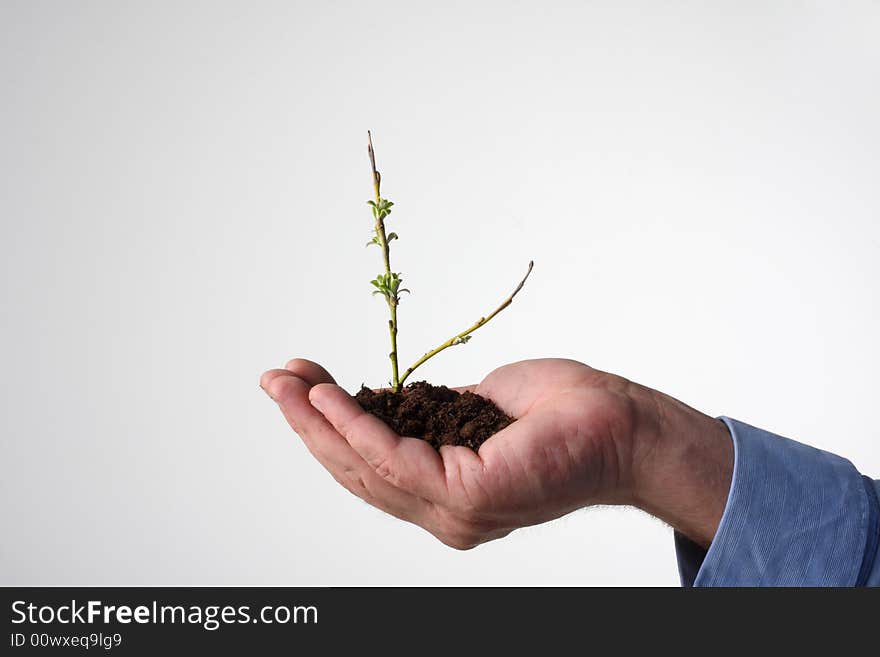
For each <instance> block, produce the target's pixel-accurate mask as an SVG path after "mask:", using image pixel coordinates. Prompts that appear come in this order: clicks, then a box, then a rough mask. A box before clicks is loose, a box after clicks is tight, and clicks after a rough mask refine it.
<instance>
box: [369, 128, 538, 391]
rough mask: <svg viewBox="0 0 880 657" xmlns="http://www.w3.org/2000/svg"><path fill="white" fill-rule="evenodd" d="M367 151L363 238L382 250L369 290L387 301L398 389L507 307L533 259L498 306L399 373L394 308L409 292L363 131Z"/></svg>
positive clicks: (393, 382) (393, 379)
mask: <svg viewBox="0 0 880 657" xmlns="http://www.w3.org/2000/svg"><path fill="white" fill-rule="evenodd" d="M367 153H368V154H369V156H370V168H371V169H372V173H373V192H374V199H373V200H371V201H367V203H368V204H369V206H370V207H371V208H372V211H373V221H374V224H373V236H372V239H371V240H370V241H369V242H367V246H371V245H374V244H375V245H376V246H378V247H379V248H380V249H381V251H382V260H383V263H384V265H385V270H384V271H383V272H382V273H381V274H379V275H378V276H376V278H374V279H373V280H372V281H370V283H371V284H372V285H373V287H374V288H375V289H374V290H373V294H374V295H375V294H378V295H381V296H382V297H384V298H385V302H386V303H387V304H388V312H389V315H390V317H389V319H388V331H389V333H390V335H391V352H390V353H389V354H388V357H389V358H390V359H391V390H392V391H393V392H399V391H400V390H401V388H402V387H403V383H404V381H406V380H407V378H409V376H410V375H411V374H412V373H413V372H414V371H415V370H416V368H418V367H419V366H420V365H422V364H424V363H425V362H426V361H428V360H429V359H431V358H433V357H434V356H436V355H437V354H439V353H440V352H441V351H443V350H445V349H448V348H449V347H453V346H456V345H461V344H466V343H467V342H468V341H469V340H470V339H471V337H472V335H471V334H472V333H473V332H474V331H476V330H477V329H478V328H480V327H481V326H483V325H484V324H487V323H488V322H489V321H490V320H491V319H492V318H493V317H495V315H497V314H498V313H500V312H501V311H502V310H504V309H505V308H507V306H509V305H510V304H511V303H512V302H513V298H514V297H515V296H516V295H517V293H518V292H519V291H520V290H521V289H522V288H523V285H525V282H526V279H528V277H529V274H531V273H532V266H533V265H534V263H533V262H529V268H528V271H526V275H525V276H524V277H523V279H522V280H521V281H520V282H519V285H517V286H516V289H515V290H514V291H513V292H512V293H511V295H510V296H509V297H507V298H506V299H505V300H504V301H503V302H501V305H500V306H498V307H497V308H496V309H495V310H493V311H492V312H491V313H489V314H488V315H486V316H484V317H480V319H478V320H477V321H476V322H474V324H472V325H471V326H469V327H468V328H466V329H465V330H464V331H462V332H461V333H457V334H455V335H454V336H452V337H451V338H449V339H448V340H446V341H445V342H443V343H441V344H440V345H439V346H437V347H435V348H434V349H432V350H431V351H428V352H426V353H425V354H424V355H423V356H422V357H421V358H419V359H418V360H417V361H416V362H414V363H413V364H412V365H410V366H409V367H408V368H407V369H406V371H404V373H403V376H401V375H400V373H399V368H398V352H397V333H398V322H397V309H398V307H399V306H400V295H401V294H402V293H403V292H409V290H408V289H407V288H402V287H400V284H401V283H402V282H403V276H401V274H400V273H399V272H395V271H392V270H391V246H390V245H391V242H392V241H394V240H396V239H398V236H397V233H394V232H392V233H387V232H386V231H385V220H386V219H387V218H388V216H389V215H390V214H391V208H392V207H393V206H394V203H392V202H391V201H390V200H388V199H387V198H382V194H381V184H382V176H381V175H380V174H379V171H378V169H376V152H375V151H374V150H373V136H372V135H371V134H370V132H369V131H367Z"/></svg>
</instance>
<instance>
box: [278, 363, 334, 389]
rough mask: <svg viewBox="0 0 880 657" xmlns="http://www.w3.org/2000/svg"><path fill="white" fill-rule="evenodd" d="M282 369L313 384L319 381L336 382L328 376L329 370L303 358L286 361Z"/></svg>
mask: <svg viewBox="0 0 880 657" xmlns="http://www.w3.org/2000/svg"><path fill="white" fill-rule="evenodd" d="M284 369H286V370H287V371H288V372H293V373H294V374H296V375H297V376H298V377H299V378H301V379H302V380H303V381H305V382H306V383H309V384H311V385H313V386H316V385H318V384H319V383H336V381H334V380H333V377H332V376H330V372H328V371H327V370H325V369H324V368H323V367H321V366H320V365H318V363H315V362H313V361H310V360H306V359H305V358H294V359H292V360H289V361H287V365H285V366H284Z"/></svg>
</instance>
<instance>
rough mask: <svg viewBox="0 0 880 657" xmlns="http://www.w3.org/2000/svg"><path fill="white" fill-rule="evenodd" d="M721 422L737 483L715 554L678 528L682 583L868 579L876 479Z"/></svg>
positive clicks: (826, 456) (832, 458)
mask: <svg viewBox="0 0 880 657" xmlns="http://www.w3.org/2000/svg"><path fill="white" fill-rule="evenodd" d="M720 419H721V420H722V421H723V422H724V423H725V424H726V425H727V428H728V429H729V431H730V436H731V439H732V440H733V448H734V466H733V479H732V481H731V485H730V492H729V494H728V497H727V505H726V506H725V509H724V513H723V515H722V517H721V522H720V524H719V525H718V531H717V532H716V534H715V538H714V539H713V541H712V544H711V545H710V546H709V549H708V550H704V549H703V548H701V547H699V546H697V545H696V544H694V543H693V542H691V541H690V540H688V539H687V538H686V537H684V536H683V535H681V534H679V533H678V532H676V534H675V549H676V556H677V558H678V567H679V574H680V576H681V582H682V585H683V586H854V585H863V584H864V583H865V582H866V580H867V576H868V573H870V571H871V569H872V567H873V565H874V560H875V554H876V551H877V541H876V540H875V539H876V532H877V525H878V518H880V505H878V502H877V496H876V494H875V491H874V488H873V482H871V481H870V480H868V479H867V478H866V477H862V475H860V474H859V472H858V471H857V470H856V469H855V467H854V466H853V465H852V463H850V462H849V461H847V460H846V459H844V458H841V457H839V456H836V455H834V454H830V453H829V452H824V451H822V450H819V449H815V448H813V447H810V446H808V445H804V444H802V443H798V442H795V441H793V440H789V439H788V438H783V437H781V436H777V435H775V434H772V433H770V432H767V431H763V430H761V429H757V428H755V427H752V426H749V425H748V424H745V423H743V422H738V421H737V420H733V419H730V418H727V417H722V418H720Z"/></svg>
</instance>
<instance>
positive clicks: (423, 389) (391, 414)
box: [355, 381, 513, 451]
mask: <svg viewBox="0 0 880 657" xmlns="http://www.w3.org/2000/svg"><path fill="white" fill-rule="evenodd" d="M355 399H356V400H357V402H358V404H360V405H361V408H363V409H364V410H365V411H366V412H367V413H370V414H372V415H375V416H376V417H377V418H379V419H380V420H382V421H383V422H385V424H387V425H388V426H389V427H391V428H392V429H393V430H394V431H395V432H397V433H398V434H400V435H401V436H411V437H413V438H421V439H422V440H426V441H428V442H429V443H430V444H431V445H432V446H433V447H434V448H435V449H439V448H440V446H441V445H464V446H465V447H470V448H471V449H473V450H474V451H476V450H477V449H479V448H480V445H482V444H483V443H484V442H485V441H486V440H487V439H488V438H489V436H491V435H493V434H495V433H498V432H499V431H501V430H502V429H503V428H504V427H506V426H507V425H508V424H510V423H511V422H513V418H511V417H509V416H508V415H506V414H505V413H504V412H503V411H502V410H501V409H500V408H498V407H497V406H496V405H495V404H494V403H493V402H491V401H490V400H488V399H486V398H485V397H480V396H479V395H475V394H474V393H472V392H462V393H458V392H456V391H455V390H450V389H449V388H447V387H446V386H432V385H431V384H430V383H428V382H426V381H419V382H417V383H411V384H409V385H408V386H406V387H405V388H404V389H403V390H401V391H400V392H396V393H395V392H391V391H390V390H380V391H379V392H374V391H372V390H370V389H369V388H366V387H361V389H360V391H359V392H358V393H357V394H356V395H355Z"/></svg>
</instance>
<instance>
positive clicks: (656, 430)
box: [631, 387, 733, 547]
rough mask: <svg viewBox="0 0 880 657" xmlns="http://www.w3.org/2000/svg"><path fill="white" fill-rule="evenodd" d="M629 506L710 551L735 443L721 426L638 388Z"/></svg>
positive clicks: (699, 413)
mask: <svg viewBox="0 0 880 657" xmlns="http://www.w3.org/2000/svg"><path fill="white" fill-rule="evenodd" d="M634 396H635V398H636V399H637V400H638V401H637V404H638V406H639V408H640V413H639V416H640V418H641V421H640V422H639V427H638V430H637V432H636V433H637V435H636V437H635V441H634V444H633V490H632V500H631V503H632V504H633V505H634V506H637V507H639V508H640V509H642V510H643V511H646V512H647V513H650V514H651V515H653V516H656V517H657V518H659V519H661V520H663V521H664V522H666V523H667V524H669V525H671V526H672V527H673V528H675V529H676V530H678V531H679V532H681V533H682V534H684V535H685V536H687V537H688V538H690V539H691V540H692V541H694V542H695V543H698V544H699V545H702V546H703V547H708V546H709V544H710V543H711V542H712V539H713V538H714V536H715V532H716V530H717V529H718V524H719V523H720V522H721V516H722V514H723V513H724V508H725V506H726V503H727V496H728V493H729V491H730V484H731V480H732V477H733V441H732V439H731V437H730V432H729V431H728V429H727V427H726V426H725V424H724V423H723V422H721V421H720V420H716V419H714V418H712V417H709V416H708V415H705V414H704V413H701V412H699V411H697V410H695V409H693V408H691V407H689V406H687V405H685V404H683V403H681V402H680V401H678V400H676V399H673V398H672V397H670V396H668V395H665V394H663V393H661V392H658V391H656V390H651V389H650V388H645V387H640V389H639V390H638V391H637V392H636V394H635V395H634Z"/></svg>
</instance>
